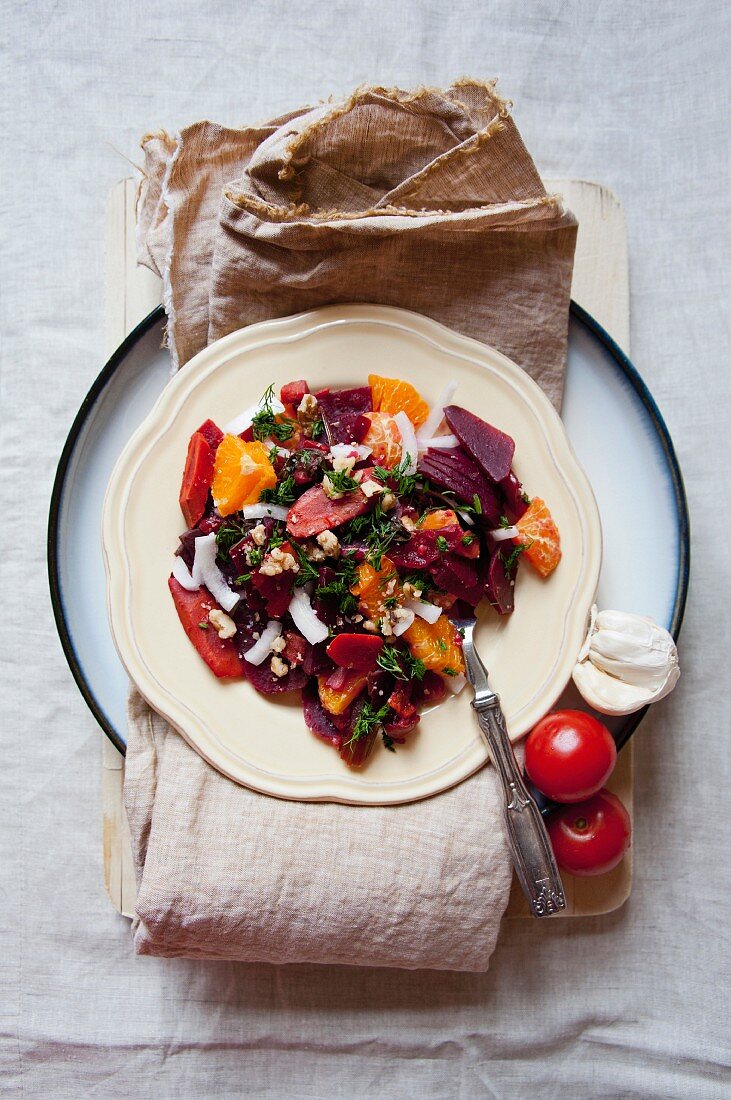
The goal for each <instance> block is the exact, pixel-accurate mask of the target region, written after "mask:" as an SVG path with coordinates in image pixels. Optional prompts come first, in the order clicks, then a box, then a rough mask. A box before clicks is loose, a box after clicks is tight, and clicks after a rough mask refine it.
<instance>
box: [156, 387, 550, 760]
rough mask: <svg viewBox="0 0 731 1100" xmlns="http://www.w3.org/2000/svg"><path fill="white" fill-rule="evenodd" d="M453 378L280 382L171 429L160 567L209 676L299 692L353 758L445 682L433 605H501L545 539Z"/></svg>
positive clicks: (387, 742) (542, 564) (529, 503)
mask: <svg viewBox="0 0 731 1100" xmlns="http://www.w3.org/2000/svg"><path fill="white" fill-rule="evenodd" d="M454 390H455V386H454V385H451V384H450V385H449V386H447V388H446V390H445V392H444V393H443V394H442V396H441V398H440V399H439V400H438V401H437V403H436V404H435V405H434V407H433V408H430V407H429V405H428V404H427V402H426V401H425V400H424V399H423V398H422V397H421V396H420V394H419V393H418V392H417V390H416V389H415V388H414V386H413V385H411V383H409V382H404V381H401V380H398V379H392V378H383V377H380V376H378V375H369V377H368V385H367V386H358V387H355V388H350V389H341V390H331V389H321V390H316V391H313V390H311V389H310V387H309V386H308V384H307V382H305V381H294V382H290V383H288V384H287V385H285V386H283V387H282V389H281V391H280V394H279V399H277V398H276V397H275V395H274V391H273V388H272V387H270V388H269V389H268V390H267V391H266V393H265V394H264V396H263V398H262V400H261V401H260V403H259V404H258V405H257V406H255V407H253V408H251V409H248V410H246V411H245V412H243V413H242V414H241V415H240V416H239V417H237V418H236V419H235V420H234V421H232V422H231V423H229V424H227V425H225V426H224V428H223V429H222V428H219V427H218V426H217V425H216V424H215V423H214V422H213V421H211V420H207V421H206V422H205V423H204V424H202V425H201V426H200V428H198V430H197V431H195V432H194V433H193V435H192V437H191V439H190V442H189V444H188V452H187V458H186V462H185V468H184V472H183V478H182V484H181V489H180V506H181V509H182V512H183V516H184V518H185V522H186V524H187V530H186V531H185V532H184V533H183V534H182V535H181V536H180V544H179V546H178V548H177V550H176V552H175V557H174V564H173V568H172V574H171V576H170V579H169V582H168V583H169V587H170V592H171V595H172V598H173V601H174V603H175V607H176V610H177V613H178V616H179V618H180V621H181V624H182V626H183V628H184V630H185V632H186V634H187V636H188V638H189V639H190V641H191V642H192V643H193V645H194V646H195V648H196V650H197V651H198V653H199V654H200V656H201V657H202V658H203V660H204V661H205V662H206V664H207V665H208V666H209V668H210V669H211V671H212V672H213V673H214V674H215V675H216V676H218V677H221V678H245V679H246V680H248V681H249V683H250V684H251V685H252V687H253V688H255V689H256V690H257V691H259V692H261V693H262V694H264V695H279V694H283V693H286V692H299V693H301V699H302V707H303V711H304V721H305V725H306V726H307V727H308V728H309V730H311V731H312V733H314V734H316V735H317V736H318V737H320V738H322V739H323V740H325V741H327V742H329V743H330V744H332V745H333V747H334V748H335V749H336V750H337V751H338V752H339V754H340V756H341V758H342V759H343V760H344V761H345V763H346V764H347V765H349V766H350V767H353V768H357V767H360V766H362V765H363V764H364V763H365V761H366V760H367V758H368V756H369V755H370V753H371V751H372V749H373V747H374V744H375V743H376V741H377V739H378V738H379V736H380V738H381V740H382V743H383V745H384V746H385V748H387V749H389V750H391V751H395V750H396V749H397V747H398V746H399V745H402V744H404V743H405V742H406V739H407V738H408V736H409V735H410V734H411V733H412V731H413V730H414V729H415V728H416V726H417V725H418V723H419V719H420V710H421V709H422V708H424V707H425V706H431V705H433V704H436V703H438V702H440V701H441V700H442V699H443V698H444V697H445V696H446V695H448V694H450V693H451V694H458V693H459V692H460V691H461V690H462V688H463V687H464V684H465V675H464V660H463V656H462V648H461V641H462V639H461V637H460V634H459V631H458V629H457V628H456V627H455V625H454V623H453V622H452V618H451V616H452V615H455V616H456V617H458V616H459V614H460V611H462V612H464V610H465V605H466V609H467V612H468V613H471V609H473V608H475V607H477V605H478V604H480V603H481V602H482V601H483V600H486V601H488V602H489V604H490V605H491V606H492V608H493V609H494V611H495V613H496V614H498V615H510V614H511V613H512V611H513V608H514V604H515V587H516V577H517V574H518V570H519V568H520V566H521V563H522V561H523V559H525V560H526V561H527V562H528V563H529V566H530V567H532V568H533V569H535V570H537V572H538V573H539V574H540V575H541V576H543V577H547V576H548V575H549V574H550V573H552V571H553V570H554V569H555V568H556V566H557V565H558V563H559V561H560V558H561V548H560V538H559V533H558V529H557V527H556V524H555V523H554V521H553V519H552V517H551V515H550V512H549V510H548V508H547V506H546V504H545V503H544V502H543V501H542V500H541V499H540V498H538V497H534V498H533V499H530V498H529V497H528V496H527V494H526V493H525V491H524V489H523V486H522V485H521V484H520V481H519V480H518V478H517V476H516V474H515V472H514V470H513V456H514V451H515V443H514V441H513V439H512V438H511V437H510V436H509V435H507V434H506V433H505V432H503V431H501V430H500V429H499V428H496V427H493V426H492V425H490V424H488V423H487V422H486V421H484V420H482V419H481V418H480V417H478V416H476V415H475V414H474V413H472V412H470V411H469V410H467V409H464V408H461V407H460V406H459V405H455V404H452V403H451V402H452V399H453V397H454Z"/></svg>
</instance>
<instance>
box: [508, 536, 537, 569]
mask: <svg viewBox="0 0 731 1100" xmlns="http://www.w3.org/2000/svg"><path fill="white" fill-rule="evenodd" d="M533 541H534V540H533V539H531V540H530V542H520V543H518V545H517V546H514V547H513V549H512V551H511V552H510V554H508V555H505V554H503V552H502V550H501V551H500V561H501V562H502V563H503V565H504V566H505V572H506V573H509V572H510V570H511V569H512V568H513V566H514V565H515V563H516V562H517V560H518V558H519V557H520V555H521V554H522V553H523V551H524V550H527V549H528V547H529V546H532V545H533Z"/></svg>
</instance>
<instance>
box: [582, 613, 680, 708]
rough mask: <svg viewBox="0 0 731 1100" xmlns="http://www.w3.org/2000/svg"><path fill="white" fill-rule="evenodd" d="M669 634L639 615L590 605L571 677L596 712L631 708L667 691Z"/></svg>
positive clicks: (671, 658) (671, 662) (673, 670)
mask: <svg viewBox="0 0 731 1100" xmlns="http://www.w3.org/2000/svg"><path fill="white" fill-rule="evenodd" d="M679 677H680V669H679V667H678V651H677V649H676V648H675V642H674V641H673V639H672V636H671V635H670V634H669V633H668V631H667V630H665V629H664V627H662V626H658V625H657V623H655V622H653V621H652V619H649V618H647V617H646V616H644V615H633V614H631V613H630V612H626V611H599V612H597V608H596V605H594V607H592V609H591V620H590V622H589V633H588V634H587V636H586V641H585V642H584V644H583V646H582V648H581V652H580V653H579V659H578V662H577V664H576V665H575V666H574V671H573V679H574V683H575V684H576V686H577V688H578V689H579V691H580V692H581V694H582V696H583V697H584V699H585V700H586V702H587V703H589V705H590V706H592V707H594V709H595V710H598V711H599V713H600V714H632V713H633V711H636V710H639V709H640V708H641V707H644V706H645V705H646V704H647V703H654V702H656V701H657V700H658V699H662V698H663V697H664V696H665V695H668V694H669V693H670V692H671V691H672V690H673V688H674V687H675V685H676V684H677V682H678V678H679Z"/></svg>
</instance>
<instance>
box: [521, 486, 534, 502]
mask: <svg viewBox="0 0 731 1100" xmlns="http://www.w3.org/2000/svg"><path fill="white" fill-rule="evenodd" d="M520 499H521V500H522V501H523V504H532V503H533V501H532V500H531V498H530V497H529V496H528V494H527V493H526V491H525V489H521V490H520Z"/></svg>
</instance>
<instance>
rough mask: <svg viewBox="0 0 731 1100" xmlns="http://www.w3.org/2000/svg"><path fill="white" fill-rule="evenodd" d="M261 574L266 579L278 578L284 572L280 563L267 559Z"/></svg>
mask: <svg viewBox="0 0 731 1100" xmlns="http://www.w3.org/2000/svg"><path fill="white" fill-rule="evenodd" d="M259 572H260V573H263V574H264V576H265V577H278V576H279V574H280V573H283V572H284V570H283V569H282V567H281V565H280V564H279V562H278V561H271V559H269V558H267V560H266V561H265V562H264V564H263V565H262V567H261V569H260V570H259Z"/></svg>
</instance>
